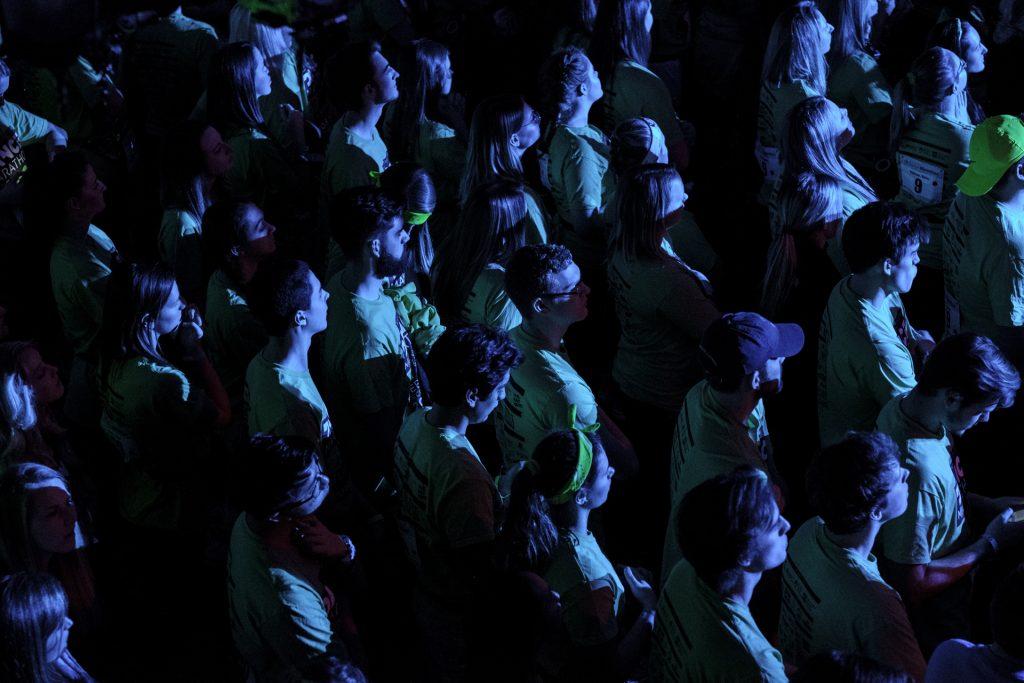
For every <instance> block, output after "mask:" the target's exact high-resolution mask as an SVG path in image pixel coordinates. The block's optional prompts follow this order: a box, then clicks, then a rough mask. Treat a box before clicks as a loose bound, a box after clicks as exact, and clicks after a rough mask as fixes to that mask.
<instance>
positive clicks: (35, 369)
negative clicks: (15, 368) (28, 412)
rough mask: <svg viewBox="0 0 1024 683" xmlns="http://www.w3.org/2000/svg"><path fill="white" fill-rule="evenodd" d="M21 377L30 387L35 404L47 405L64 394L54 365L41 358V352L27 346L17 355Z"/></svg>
mask: <svg viewBox="0 0 1024 683" xmlns="http://www.w3.org/2000/svg"><path fill="white" fill-rule="evenodd" d="M18 364H19V365H20V366H21V377H22V379H24V380H25V382H26V383H27V384H28V385H29V386H30V387H32V393H33V395H34V396H35V402H36V405H37V406H48V405H51V404H52V403H55V402H56V401H58V400H59V399H60V397H61V396H63V395H64V384H63V383H62V382H61V381H60V376H59V375H58V374H57V368H56V366H53V365H50V364H49V363H47V362H46V361H44V360H43V356H42V354H40V353H39V351H38V350H37V349H35V348H33V347H31V346H30V347H28V348H27V349H25V350H24V351H22V352H21V355H20V356H19V357H18Z"/></svg>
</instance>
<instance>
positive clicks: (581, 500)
mask: <svg viewBox="0 0 1024 683" xmlns="http://www.w3.org/2000/svg"><path fill="white" fill-rule="evenodd" d="M587 500H588V498H587V490H586V489H585V488H583V489H580V490H579V491H577V492H576V504H577V505H579V506H580V507H583V506H584V505H586V504H587Z"/></svg>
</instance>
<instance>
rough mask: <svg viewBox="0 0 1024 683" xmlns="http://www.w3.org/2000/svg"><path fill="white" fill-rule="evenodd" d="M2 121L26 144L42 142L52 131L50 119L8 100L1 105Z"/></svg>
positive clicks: (0, 116) (0, 117)
mask: <svg viewBox="0 0 1024 683" xmlns="http://www.w3.org/2000/svg"><path fill="white" fill-rule="evenodd" d="M0 123H2V124H3V125H5V126H7V127H8V128H10V129H11V130H13V131H14V132H15V133H16V134H17V135H18V140H20V141H21V144H22V145H25V146H28V145H31V144H33V143H36V142H42V140H43V138H45V137H46V136H47V135H48V134H49V132H50V122H49V121H47V120H46V119H44V118H43V117H41V116H36V115H35V114H33V113H31V112H27V111H25V110H24V109H22V108H21V107H19V106H18V105H16V104H14V103H13V102H8V101H6V100H5V101H4V103H3V104H2V105H0Z"/></svg>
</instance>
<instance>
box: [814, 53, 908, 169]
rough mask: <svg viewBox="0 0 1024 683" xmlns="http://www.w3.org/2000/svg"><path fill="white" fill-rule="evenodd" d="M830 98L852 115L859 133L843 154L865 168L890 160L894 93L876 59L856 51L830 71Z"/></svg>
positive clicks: (851, 118)
mask: <svg viewBox="0 0 1024 683" xmlns="http://www.w3.org/2000/svg"><path fill="white" fill-rule="evenodd" d="M828 98H829V99H830V100H832V101H833V102H835V103H836V104H837V105H839V106H840V107H845V108H846V110H847V111H848V112H849V114H850V122H851V123H853V129H854V130H855V131H856V133H855V134H854V136H853V140H851V141H850V144H849V145H847V147H846V149H844V150H843V154H844V155H845V156H846V157H847V158H849V159H850V160H851V161H853V162H854V164H855V165H858V166H860V167H862V168H864V167H871V168H873V167H874V165H875V162H876V161H878V160H880V159H887V158H888V156H889V154H888V142H889V116H890V115H891V114H892V95H891V92H890V89H889V84H888V83H886V81H885V76H884V75H883V74H882V70H881V69H880V68H879V67H878V62H877V61H875V58H874V57H872V56H871V55H869V54H867V53H866V52H854V53H853V54H851V55H850V56H849V57H847V58H846V59H845V60H844V61H843V62H842V63H841V64H839V65H837V66H836V67H835V68H834V69H833V70H832V72H831V73H830V74H829V79H828Z"/></svg>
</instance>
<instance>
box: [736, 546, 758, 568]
mask: <svg viewBox="0 0 1024 683" xmlns="http://www.w3.org/2000/svg"><path fill="white" fill-rule="evenodd" d="M753 563H754V557H753V553H751V552H750V551H749V550H744V551H743V552H742V553H740V556H739V557H738V558H737V564H739V566H740V567H741V568H743V569H750V565H751V564H753Z"/></svg>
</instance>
